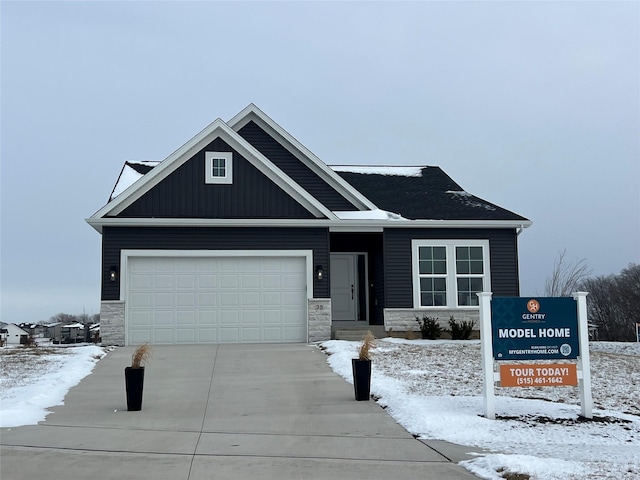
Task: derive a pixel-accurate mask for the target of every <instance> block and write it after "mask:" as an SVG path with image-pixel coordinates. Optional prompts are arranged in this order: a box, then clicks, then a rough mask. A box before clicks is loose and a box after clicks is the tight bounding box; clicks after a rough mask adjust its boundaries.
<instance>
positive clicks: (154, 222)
mask: <svg viewBox="0 0 640 480" xmlns="http://www.w3.org/2000/svg"><path fill="white" fill-rule="evenodd" d="M85 221H86V222H87V223H88V224H89V225H91V226H92V227H93V228H95V229H96V230H97V231H98V232H100V233H102V227H116V226H117V227H134V226H135V227H212V228H213V227H247V228H249V227H317V228H329V231H331V232H382V231H383V229H385V228H465V229H474V228H527V227H529V226H531V225H532V222H531V221H526V222H523V221H515V220H406V221H399V220H339V219H278V218H275V219H273V218H252V219H242V218H220V219H218V218H124V217H118V218H111V217H108V218H94V217H90V218H87V219H85Z"/></svg>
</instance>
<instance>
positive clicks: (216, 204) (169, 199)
mask: <svg viewBox="0 0 640 480" xmlns="http://www.w3.org/2000/svg"><path fill="white" fill-rule="evenodd" d="M205 151H216V152H233V184H231V185H220V184H206V183H205ZM119 216H120V217H136V218H143V217H156V218H180V217H186V218H313V215H312V214H311V213H310V212H309V211H307V210H306V209H305V208H304V207H302V206H301V205H300V204H299V203H298V202H297V201H295V200H294V199H293V198H291V197H290V196H289V195H288V194H287V193H285V192H284V191H283V190H282V189H281V188H280V187H278V186H277V185H276V184H275V183H273V182H272V181H271V180H269V179H268V178H267V177H266V176H265V175H264V174H262V172H260V171H259V170H258V169H257V168H255V167H254V166H253V165H252V164H251V163H249V162H248V161H247V160H245V159H244V158H243V157H242V156H240V155H239V154H238V152H236V151H234V150H233V149H232V148H231V147H230V146H229V145H227V143H226V142H224V141H223V140H222V139H220V138H217V139H215V140H214V141H213V142H211V143H210V144H209V145H207V147H205V148H204V149H203V150H201V151H200V152H198V153H197V154H196V155H194V156H193V157H192V158H191V159H189V160H187V161H186V162H185V163H184V164H183V165H181V166H180V167H179V168H178V169H176V170H175V171H174V172H173V173H172V174H171V175H169V176H168V177H167V178H165V179H164V180H162V181H161V182H160V183H159V184H158V185H156V186H155V187H154V188H152V189H151V190H150V191H149V192H147V193H146V194H145V195H143V196H142V197H141V198H140V199H138V200H137V201H135V202H134V203H133V204H132V205H130V206H129V207H127V208H126V209H125V210H124V211H123V212H122V213H120V215H119Z"/></svg>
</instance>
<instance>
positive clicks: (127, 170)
mask: <svg viewBox="0 0 640 480" xmlns="http://www.w3.org/2000/svg"><path fill="white" fill-rule="evenodd" d="M158 163H160V162H156V161H150V160H143V161H139V162H129V161H127V162H125V164H124V166H123V167H122V172H120V176H119V177H118V181H117V182H116V185H115V187H113V192H112V193H111V198H110V199H109V200H113V199H114V198H116V197H117V196H118V195H120V194H121V193H122V192H124V191H125V190H126V189H127V188H129V187H130V186H131V185H133V184H134V183H135V182H137V181H138V180H139V179H140V178H142V177H144V175H145V173H147V172H148V171H149V170H150V169H151V168H153V167H155V166H156V165H158ZM136 166H143V167H150V168H144V169H140V168H136ZM145 170H146V171H145Z"/></svg>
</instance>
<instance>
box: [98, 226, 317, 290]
mask: <svg viewBox="0 0 640 480" xmlns="http://www.w3.org/2000/svg"><path fill="white" fill-rule="evenodd" d="M136 249H138V250H238V251H242V250H312V251H313V265H314V266H315V265H322V266H323V267H324V268H325V269H326V268H327V265H328V264H329V230H328V229H326V228H267V227H265V228H251V227H247V228H231V227H229V228H206V227H188V228H178V227H104V229H103V231H102V300H103V301H106V300H119V299H120V277H119V278H118V280H117V281H115V282H112V281H110V279H109V271H110V269H111V267H112V266H115V267H117V268H118V271H121V268H120V252H121V250H136ZM313 279H314V280H313V282H314V285H313V296H314V297H315V298H328V297H329V282H328V281H327V279H326V278H325V279H322V280H318V279H317V278H316V277H315V275H314V276H313Z"/></svg>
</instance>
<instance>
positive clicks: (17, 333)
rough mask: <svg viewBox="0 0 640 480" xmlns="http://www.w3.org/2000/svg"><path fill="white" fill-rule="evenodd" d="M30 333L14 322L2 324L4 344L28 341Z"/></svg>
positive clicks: (0, 325) (1, 334) (0, 337)
mask: <svg viewBox="0 0 640 480" xmlns="http://www.w3.org/2000/svg"><path fill="white" fill-rule="evenodd" d="M28 337H29V334H28V333H27V332H25V331H24V330H23V329H21V328H20V327H19V326H17V325H16V324H14V323H1V324H0V339H1V340H2V342H1V343H2V345H23V344H25V343H27V338H28Z"/></svg>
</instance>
